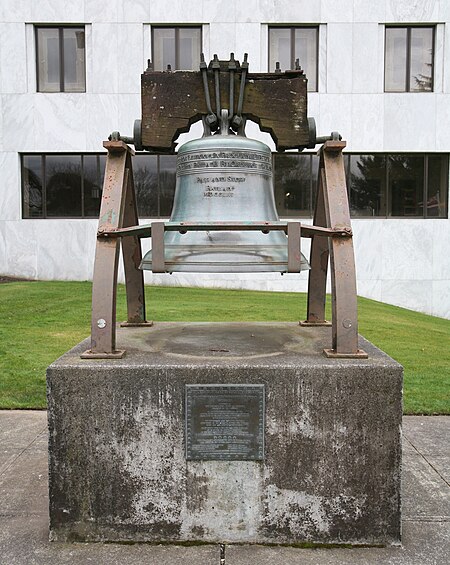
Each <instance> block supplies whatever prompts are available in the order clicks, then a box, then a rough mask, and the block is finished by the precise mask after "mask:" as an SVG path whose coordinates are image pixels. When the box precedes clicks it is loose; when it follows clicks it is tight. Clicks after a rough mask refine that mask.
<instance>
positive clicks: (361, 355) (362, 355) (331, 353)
mask: <svg viewBox="0 0 450 565" xmlns="http://www.w3.org/2000/svg"><path fill="white" fill-rule="evenodd" d="M323 353H324V355H325V357H329V358H335V359H367V358H368V357H369V356H368V355H367V353H366V352H365V351H363V350H362V349H358V351H357V352H356V353H338V352H337V351H336V350H335V349H324V350H323Z"/></svg>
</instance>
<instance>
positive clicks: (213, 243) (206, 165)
mask: <svg viewBox="0 0 450 565" xmlns="http://www.w3.org/2000/svg"><path fill="white" fill-rule="evenodd" d="M222 113H223V115H222V116H221V118H222V119H221V124H222V127H221V130H220V133H218V134H215V135H207V134H206V135H205V136H204V137H202V138H201V139H196V140H194V141H189V142H187V143H185V144H184V145H182V146H181V147H180V149H179V151H178V156H177V184H176V188H175V198H174V205H173V210H172V215H171V217H170V221H171V222H191V223H199V224H201V223H203V222H233V221H236V222H265V221H278V220H279V218H278V214H277V212H276V208H275V199H274V190H273V178H272V154H271V151H270V149H269V147H268V146H267V145H265V144H264V143H261V142H260V141H256V140H254V139H248V138H247V137H245V135H244V134H243V133H241V134H240V135H235V134H234V133H233V132H232V131H231V130H230V128H229V127H228V119H227V115H226V110H225V111H223V112H222ZM164 248H165V265H166V270H167V272H194V273H229V272H231V273H253V272H281V273H283V272H287V270H288V252H287V237H286V235H285V233H284V232H282V231H269V233H267V234H266V233H262V232H260V231H188V232H187V233H180V232H178V231H168V232H166V233H165V235H164ZM151 267H152V252H151V251H150V252H148V253H147V254H146V255H145V257H144V259H143V260H142V263H141V269H148V270H151ZM301 269H302V270H305V269H309V264H308V262H307V260H306V259H305V257H304V256H303V255H302V258H301Z"/></svg>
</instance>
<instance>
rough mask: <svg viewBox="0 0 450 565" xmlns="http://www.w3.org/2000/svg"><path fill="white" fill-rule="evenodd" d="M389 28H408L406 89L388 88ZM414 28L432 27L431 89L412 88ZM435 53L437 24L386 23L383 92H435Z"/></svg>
mask: <svg viewBox="0 0 450 565" xmlns="http://www.w3.org/2000/svg"><path fill="white" fill-rule="evenodd" d="M388 29H406V58H405V59H406V62H405V64H406V74H405V90H386V56H387V50H386V34H387V30H388ZM412 29H431V31H432V38H431V49H432V53H431V89H430V90H411V30H412ZM435 55H436V26H435V25H397V24H393V25H385V26H384V76H383V92H384V93H387V94H398V93H413V94H424V93H428V94H430V93H432V92H434V86H435V66H436V65H435Z"/></svg>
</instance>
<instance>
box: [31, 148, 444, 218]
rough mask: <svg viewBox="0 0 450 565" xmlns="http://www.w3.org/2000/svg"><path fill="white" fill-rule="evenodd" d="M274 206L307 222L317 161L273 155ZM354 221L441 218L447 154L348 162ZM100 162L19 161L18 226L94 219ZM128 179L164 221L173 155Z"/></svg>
mask: <svg viewBox="0 0 450 565" xmlns="http://www.w3.org/2000/svg"><path fill="white" fill-rule="evenodd" d="M273 161H274V184H275V202H276V206H277V211H278V214H279V216H280V217H281V218H289V217H312V215H313V213H314V205H315V198H316V192H317V176H318V168H319V158H318V157H317V156H316V155H315V154H311V153H300V154H299V153H275V154H274V155H273ZM344 163H345V168H346V175H347V184H348V193H349V200H350V213H351V216H352V217H354V218H364V217H379V218H380V217H381V218H386V217H402V218H404V217H411V218H446V217H447V195H448V180H449V175H448V173H449V159H448V155H447V154H442V153H433V154H429V155H420V154H400V153H399V154H397V153H390V154H383V153H375V154H346V155H344ZM105 164H106V155H105V154H82V155H81V154H61V153H59V154H46V155H37V154H25V155H22V205H23V218H62V217H71V218H96V217H98V214H99V210H100V201H101V192H102V186H103V175H104V171H105ZM133 176H134V186H135V190H136V200H137V205H138V213H139V217H140V218H158V217H161V218H168V217H169V216H170V214H171V211H172V205H173V199H174V195H175V184H176V155H149V154H148V153H142V154H137V155H136V157H135V158H134V159H133Z"/></svg>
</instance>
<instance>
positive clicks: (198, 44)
mask: <svg viewBox="0 0 450 565" xmlns="http://www.w3.org/2000/svg"><path fill="white" fill-rule="evenodd" d="M201 50H202V30H201V28H200V27H153V28H152V53H153V68H154V69H155V71H165V70H166V69H167V66H168V65H170V67H171V68H172V69H173V70H194V69H198V66H199V64H200V53H201Z"/></svg>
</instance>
